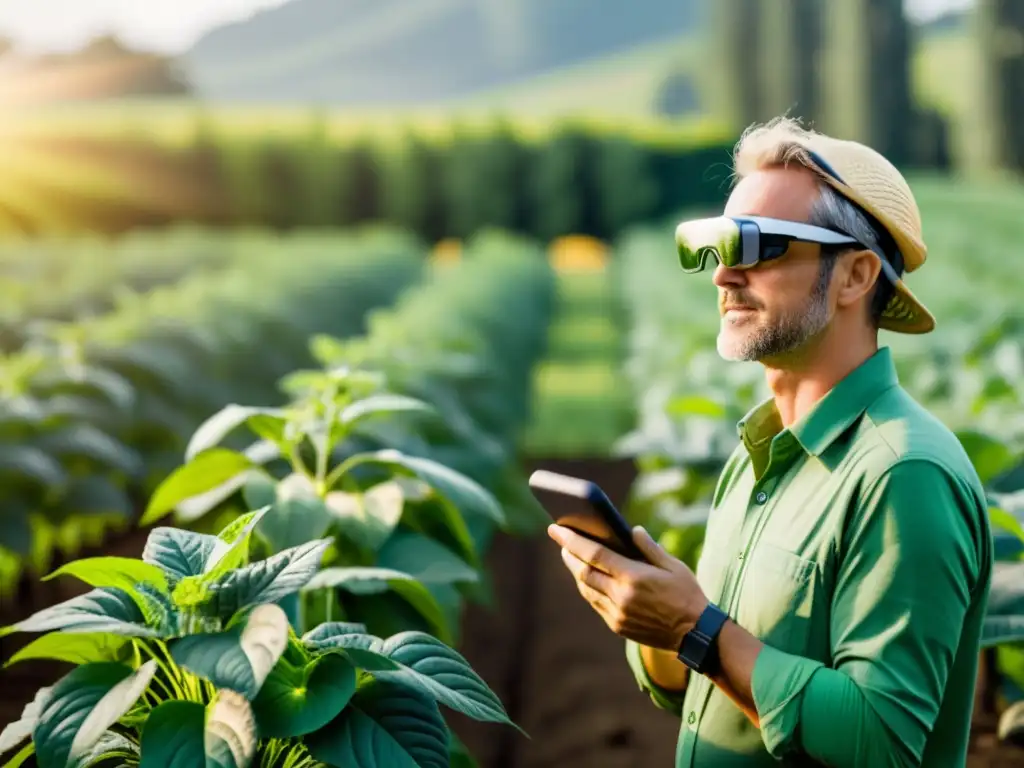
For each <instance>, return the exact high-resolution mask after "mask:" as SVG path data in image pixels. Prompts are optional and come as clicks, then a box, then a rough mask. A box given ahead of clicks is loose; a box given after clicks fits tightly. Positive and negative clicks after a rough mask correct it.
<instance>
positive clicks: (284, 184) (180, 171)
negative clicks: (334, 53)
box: [0, 114, 734, 242]
mask: <svg viewBox="0 0 1024 768" xmlns="http://www.w3.org/2000/svg"><path fill="white" fill-rule="evenodd" d="M200 126H201V127H202V130H197V131H193V132H192V133H193V134H194V137H193V138H192V139H191V141H190V142H189V143H188V144H186V145H185V146H176V147H169V146H167V145H166V144H165V143H163V142H161V141H160V140H159V139H157V138H150V137H148V136H145V135H143V136H133V137H132V138H130V139H126V138H122V137H118V138H103V137H98V136H93V137H82V138H76V139H75V155H74V157H75V158H76V160H75V162H74V163H72V162H71V161H70V160H69V161H68V162H69V167H77V165H76V164H80V165H81V166H82V173H81V178H79V176H78V175H77V174H76V175H75V176H74V179H73V180H71V181H69V182H68V183H67V184H66V185H65V186H64V187H62V191H63V194H64V195H65V197H66V196H67V195H68V194H70V195H71V197H72V199H74V200H77V199H78V198H81V199H82V200H83V201H89V202H90V205H91V204H92V201H94V200H95V199H96V198H97V197H98V195H97V191H96V189H95V187H97V186H110V185H114V186H116V187H117V188H118V189H119V190H120V191H115V192H110V193H107V194H106V195H104V196H103V198H104V199H103V201H102V206H101V208H100V209H99V211H97V210H93V209H92V208H90V207H89V206H87V205H84V203H83V206H82V208H81V210H78V209H77V208H75V206H69V205H67V204H66V203H64V206H65V207H64V210H74V211H75V214H74V215H72V214H69V217H70V220H65V219H61V221H60V225H61V226H62V227H64V228H66V229H72V230H75V231H93V232H95V231H100V232H108V233H120V232H123V231H126V230H129V229H132V228H135V227H137V226H139V225H142V224H145V225H146V226H164V225H169V224H172V223H175V222H177V221H179V220H181V219H182V218H187V219H189V220H190V221H193V222H196V223H198V224H204V225H217V226H222V225H228V226H232V225H234V226H265V227H270V228H274V229H281V230H289V229H293V228H297V227H323V226H340V227H349V226H353V225H359V224H365V223H371V222H378V223H386V224H391V225H394V226H398V227H402V228H405V229H407V230H408V231H410V232H412V233H413V234H415V235H417V236H419V237H421V238H423V239H425V240H428V241H431V242H434V241H437V240H440V239H443V238H446V237H455V238H465V237H469V236H470V235H472V234H473V233H474V232H476V231H477V230H478V229H480V228H482V227H486V228H490V227H495V228H500V229H505V230H508V231H510V232H513V233H517V234H521V235H526V236H531V237H536V238H539V239H542V240H546V239H548V238H552V237H556V236H558V235H563V234H572V233H582V234H589V235H593V236H596V237H612V236H615V235H617V234H618V233H619V232H620V231H621V230H622V229H623V228H624V227H627V226H629V225H631V224H635V223H638V222H641V221H645V220H648V219H649V218H651V217H660V216H666V215H674V214H675V213H676V212H677V211H678V210H679V209H681V208H682V207H685V206H693V205H706V204H711V203H716V202H718V201H719V200H720V199H721V198H722V185H721V184H720V183H718V182H719V180H718V179H711V178H707V177H706V175H705V173H704V172H705V171H706V169H707V167H708V166H710V165H711V164H713V163H715V162H721V161H725V160H727V159H728V156H729V151H730V149H731V144H732V141H733V139H734V137H733V136H731V135H727V134H723V133H721V132H711V133H708V135H706V136H701V137H697V138H686V137H682V138H680V137H679V136H677V135H675V134H673V133H668V134H667V136H668V138H664V137H648V136H644V135H642V134H639V133H637V132H635V131H631V130H629V129H628V127H623V128H608V127H601V126H590V125H586V124H573V123H567V124H564V125H562V124H551V125H550V126H547V127H546V128H545V131H544V133H543V134H540V135H535V134H531V133H530V131H528V130H527V129H525V128H523V127H521V126H518V125H515V124H511V123H508V122H505V121H496V122H495V123H494V124H493V125H485V126H483V127H479V126H471V125H468V124H467V125H465V126H463V125H460V124H459V123H453V124H452V125H450V126H446V127H445V130H444V131H434V132H433V134H431V133H429V132H428V131H427V130H425V129H422V128H421V127H418V126H412V125H410V126H409V127H408V128H407V129H403V130H402V131H401V132H400V133H398V134H397V135H384V134H382V132H380V131H377V130H376V129H374V128H372V127H370V128H364V129H362V130H360V131H359V132H358V133H356V134H350V135H347V136H345V137H344V138H336V137H334V136H332V135H331V134H329V133H328V131H327V126H326V124H325V122H324V119H323V117H322V116H320V115H318V114H314V115H312V116H311V117H310V118H308V121H307V122H306V127H305V128H304V129H302V130H299V131H290V132H276V131H273V129H272V128H268V129H267V130H266V131H264V130H262V129H257V130H255V131H250V130H245V128H244V126H239V127H237V128H222V129H221V130H219V131H215V130H212V129H209V128H208V127H206V125H205V123H201V124H200ZM391 133H394V128H393V127H392V129H391ZM705 133H707V132H705ZM65 141H66V139H65V138H64V137H63V136H61V135H59V133H58V134H57V135H51V136H45V135H44V136H42V137H37V138H36V139H34V144H35V145H38V147H42V148H43V150H45V149H46V148H47V147H50V146H61V145H62V144H63V143H64V142H65ZM37 151H40V150H37ZM93 157H101V158H106V157H111V158H114V159H117V160H119V161H122V162H123V163H124V164H125V165H126V166H128V167H130V168H131V172H132V174H135V173H138V174H142V175H145V176H153V177H156V176H158V175H161V176H164V177H169V178H170V179H172V180H173V181H174V184H175V185H176V187H177V188H180V190H181V191H180V193H179V194H178V195H176V197H175V199H174V207H172V206H169V205H168V204H167V202H166V201H163V200H158V201H156V202H155V203H154V204H153V205H148V204H147V201H145V200H138V199H136V197H135V196H133V195H134V192H133V190H134V188H135V186H136V185H134V184H132V183H129V179H128V177H127V176H125V178H124V179H122V178H121V174H120V172H118V171H116V170H110V171H109V172H108V173H106V174H105V175H104V176H103V177H100V176H97V175H96V172H95V166H86V159H88V160H89V161H90V162H91V158H93ZM39 162H40V163H42V162H43V161H42V160H40V161H39ZM29 165H31V163H29ZM89 168H91V169H92V170H91V171H88V169H89ZM685 168H695V169H697V172H696V173H691V174H689V175H686V174H684V175H682V176H680V171H681V170H683V169H685ZM87 171H88V172H87ZM122 182H124V183H122ZM68 188H70V190H71V191H70V192H68V191H67V189H68ZM51 202H52V205H53V206H56V205H57V201H51ZM62 202H63V201H62ZM96 205H99V203H96ZM36 208H37V209H38V210H37V212H36V213H35V214H34V213H33V211H35V210H36ZM36 208H33V210H30V211H29V212H28V213H27V219H26V221H24V222H21V223H19V229H24V230H27V231H29V232H31V233H33V234H37V233H45V232H47V231H48V230H49V229H50V228H51V226H52V225H51V223H50V220H49V219H48V218H47V216H48V215H49V210H50V208H51V205H50V204H49V203H47V201H46V200H42V201H39V205H38V206H36ZM4 228H5V223H4V221H3V220H0V231H2V230H3V229H4Z"/></svg>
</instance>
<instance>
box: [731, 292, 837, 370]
mask: <svg viewBox="0 0 1024 768" xmlns="http://www.w3.org/2000/svg"><path fill="white" fill-rule="evenodd" d="M828 321H829V316H828V283H827V282H824V284H823V281H822V282H819V283H818V284H817V285H816V286H815V289H814V292H813V293H812V294H811V296H810V297H809V298H808V301H807V304H806V306H804V308H803V309H802V310H801V311H797V312H792V313H790V314H788V315H786V316H785V317H783V318H781V319H780V320H779V321H778V322H776V323H772V324H764V322H763V321H761V322H759V318H758V316H757V314H756V313H755V314H753V315H751V316H747V317H744V318H741V320H740V324H738V325H734V324H733V321H732V320H730V319H729V318H728V317H723V318H722V325H721V328H720V330H719V332H718V342H717V346H718V354H719V355H720V356H721V357H722V358H723V359H725V360H730V361H733V362H751V361H759V360H764V359H767V358H773V357H780V356H783V355H786V354H788V353H790V352H792V351H794V350H796V349H799V348H800V347H802V346H803V345H804V344H806V343H807V342H808V341H810V340H811V339H812V338H814V337H815V336H817V335H818V334H820V333H821V332H822V331H823V330H824V329H825V327H826V326H827V325H828Z"/></svg>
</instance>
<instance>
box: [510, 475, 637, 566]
mask: <svg viewBox="0 0 1024 768" xmlns="http://www.w3.org/2000/svg"><path fill="white" fill-rule="evenodd" d="M529 485H530V490H531V491H532V492H533V495H534V496H535V497H536V498H537V501H539V502H540V503H541V505H542V506H543V507H544V509H546V510H547V512H548V514H549V515H551V519H552V520H554V521H555V523H557V524H558V525H561V526H564V527H566V528H570V529H572V530H573V531H575V532H576V533H579V534H580V535H582V536H586V537H587V538H588V539H591V540H593V541H596V542H598V543H600V544H603V545H604V546H606V547H608V548H609V549H611V550H612V551H614V552H618V553H619V554H620V555H623V556H624V557H628V558H630V559H632V560H642V561H644V562H647V558H646V557H645V556H644V554H643V552H641V551H640V548H639V547H637V545H636V543H635V542H634V541H633V530H632V528H630V526H629V523H627V522H626V519H625V518H624V517H623V516H622V513H620V512H619V510H617V509H616V508H615V505H614V504H612V503H611V501H610V500H609V499H608V496H606V495H605V492H604V491H602V490H601V488H600V487H599V486H598V485H597V483H593V482H591V481H589V480H583V479H582V478H579V477H572V476H570V475H562V474H559V473H557V472H550V471H548V470H546V469H538V470H537V471H536V472H534V473H533V474H532V475H530V480H529Z"/></svg>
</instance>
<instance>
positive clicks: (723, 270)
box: [711, 264, 747, 288]
mask: <svg viewBox="0 0 1024 768" xmlns="http://www.w3.org/2000/svg"><path fill="white" fill-rule="evenodd" d="M711 281H712V282H713V283H714V284H715V285H716V286H718V287H719V288H736V287H740V286H744V285H746V284H747V276H746V274H745V273H744V270H742V269H735V268H733V267H723V266H722V265H721V264H719V265H717V266H716V267H715V272H714V274H713V275H712V278H711Z"/></svg>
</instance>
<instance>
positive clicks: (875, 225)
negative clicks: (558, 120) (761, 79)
mask: <svg viewBox="0 0 1024 768" xmlns="http://www.w3.org/2000/svg"><path fill="white" fill-rule="evenodd" d="M734 160H735V170H736V175H737V177H738V182H737V184H736V185H735V187H734V189H733V191H732V194H731V195H730V197H729V199H728V202H727V204H726V206H725V216H726V217H739V218H741V219H742V218H743V217H760V218H755V219H753V221H758V222H760V224H759V225H758V227H760V228H761V232H760V234H758V233H756V232H755V233H754V234H753V235H750V234H749V233H750V232H751V230H750V226H751V225H750V224H749V223H748V224H745V225H744V226H745V227H746V229H745V230H744V231H745V232H746V233H747V234H745V235H744V236H743V237H737V238H735V240H734V245H735V244H740V245H741V246H742V249H741V250H742V251H743V252H742V254H741V256H737V255H736V254H735V253H734V254H733V255H732V256H731V257H730V258H727V259H723V258H722V257H721V253H720V252H718V251H716V252H715V255H718V256H719V260H720V261H722V260H724V261H727V262H729V263H728V264H723V263H718V264H716V265H715V267H714V269H715V271H714V278H713V279H714V283H715V285H716V286H717V287H718V291H719V299H720V308H721V313H722V318H721V330H720V335H719V337H718V349H719V352H720V354H721V355H722V356H723V357H724V358H726V359H729V360H757V361H759V362H760V363H761V364H762V365H763V366H764V369H765V374H766V376H767V381H768V384H769V385H770V388H771V391H772V393H773V397H771V398H769V399H768V400H767V401H766V402H764V403H762V404H761V405H759V406H758V407H756V408H754V409H753V410H752V411H751V412H750V413H749V414H748V415H747V416H746V417H745V418H744V419H743V420H742V421H741V422H740V424H739V433H740V437H741V442H740V444H739V446H738V447H737V448H736V450H735V452H734V453H733V454H732V456H731V457H730V459H729V460H728V462H727V464H726V466H725V468H724V470H723V472H722V475H721V478H720V480H719V483H718V487H717V488H716V490H715V494H714V498H713V502H712V511H711V514H710V517H709V522H708V526H707V530H706V536H705V544H704V549H703V553H702V555H701V558H700V561H699V564H698V567H697V573H696V575H694V574H693V573H691V571H690V570H689V569H688V568H687V567H686V566H685V565H684V564H683V563H681V562H679V561H678V560H676V559H675V558H673V557H671V556H670V555H668V554H667V553H666V552H665V551H664V550H663V549H661V548H660V547H659V546H658V545H657V544H656V543H655V542H654V541H653V540H652V539H651V538H650V536H649V535H648V534H647V533H646V532H645V531H644V530H643V529H641V528H637V529H636V530H635V532H634V534H635V540H636V542H637V544H638V545H639V546H640V548H641V549H642V550H643V551H644V552H645V554H646V555H647V557H648V559H649V560H650V564H647V563H640V562H637V561H631V560H627V559H625V558H623V557H621V556H618V555H616V554H615V553H613V552H611V551H610V550H608V549H606V548H603V547H601V546H600V545H598V544H596V543H594V542H592V541H590V540H589V539H585V538H583V537H581V536H579V535H578V534H575V533H573V532H572V531H569V530H567V529H565V528H560V527H557V526H552V527H551V529H550V530H549V534H550V536H551V537H552V538H553V539H554V540H555V541H556V542H558V543H559V544H560V545H561V546H562V557H563V560H564V561H565V563H566V566H567V567H568V569H569V570H570V571H571V572H572V574H573V576H574V578H575V579H576V581H577V586H578V587H579V590H580V592H581V593H582V595H583V596H584V597H585V598H586V599H587V600H588V601H589V602H590V604H591V605H592V606H593V607H594V609H595V610H596V611H597V612H598V613H599V614H600V615H601V616H602V617H603V618H604V620H605V621H606V623H607V624H608V625H609V627H610V628H611V629H612V630H613V631H615V632H616V633H617V634H619V635H620V636H622V637H624V638H626V640H627V658H628V660H629V664H630V666H631V668H632V669H633V672H634V674H635V675H636V677H637V680H638V682H639V684H640V686H641V688H642V689H644V690H646V691H648V692H649V693H650V696H651V698H652V699H653V700H654V702H655V703H656V704H657V705H658V706H659V707H662V708H664V709H669V710H671V711H673V712H675V713H677V714H679V715H680V716H681V718H682V722H681V727H680V735H679V742H678V747H677V752H676V765H677V766H680V767H685V768H690V767H693V768H704V767H705V766H714V767H715V768H728V767H729V766H743V767H744V768H746V767H748V766H769V765H777V764H778V763H779V761H780V760H781V761H782V763H783V764H784V765H829V766H840V767H845V766H865V767H867V768H882V767H883V766H928V767H929V768H935V767H937V766H960V767H962V766H963V765H964V764H965V761H966V755H967V746H968V737H969V731H970V720H971V711H972V702H973V696H974V684H975V676H976V673H977V659H978V653H979V637H980V632H981V624H982V619H983V615H984V612H985V607H986V601H987V597H988V591H989V584H990V574H991V568H992V549H991V534H990V530H989V525H988V515H987V507H986V502H985V496H984V492H983V489H982V487H981V484H980V481H979V479H978V477H977V475H976V473H975V471H974V469H973V467H972V465H971V463H970V461H969V460H968V457H967V455H966V454H965V452H964V451H963V450H962V448H961V446H960V444H959V442H958V441H957V439H956V438H955V436H954V435H953V434H952V433H951V432H949V431H948V430H947V429H946V428H945V427H944V426H943V425H942V424H941V423H940V422H939V421H937V420H936V419H935V418H933V417H932V416H931V415H930V414H929V413H927V412H926V411H925V410H924V409H923V408H922V407H921V406H920V405H918V404H917V403H916V402H915V401H914V400H913V399H912V398H911V397H910V396H909V395H908V394H907V393H906V392H905V391H904V390H903V389H902V388H901V386H900V385H899V383H898V381H897V378H896V374H895V370H894V367H893V362H892V359H891V356H890V352H889V349H888V348H885V347H883V348H881V349H880V348H879V347H878V330H879V329H880V328H884V329H888V330H891V331H895V332H906V333H924V332H928V331H930V330H931V329H932V328H933V326H934V320H933V318H932V316H931V315H930V314H929V313H928V311H927V310H926V309H925V307H924V306H923V305H922V304H921V302H920V301H918V300H917V299H916V298H915V297H914V296H913V294H912V293H911V292H910V291H909V290H908V289H907V287H906V285H905V284H904V283H903V281H902V280H901V279H900V277H899V276H900V274H901V273H902V272H903V270H904V269H905V270H906V271H907V272H909V271H912V270H914V269H917V268H918V267H920V266H921V265H922V264H923V263H924V261H925V256H926V249H925V245H924V243H923V242H922V239H921V231H920V218H919V213H918V209H917V206H916V204H915V202H914V199H913V196H912V194H911V191H910V189H909V187H908V186H907V185H906V183H905V181H904V180H903V178H902V177H901V176H900V174H899V173H898V172H897V170H896V169H895V168H894V167H893V166H892V165H891V164H889V163H888V162H887V161H886V160H885V159H884V158H882V157H881V156H880V155H879V154H877V153H876V152H874V151H873V150H871V149H870V148H868V147H865V146H863V145H860V144H856V143H853V142H846V141H840V140H836V139H833V138H830V137H827V136H824V135H821V134H818V133H813V132H809V131H806V130H804V129H802V128H801V127H800V126H799V125H798V124H797V123H795V122H793V121H791V120H789V119H777V120H774V121H772V122H770V123H768V124H766V125H762V126H756V127H752V128H751V129H748V131H747V132H745V133H744V135H743V137H742V138H741V140H740V142H739V144H738V145H737V147H736V152H735V158H734ZM724 221H726V222H727V226H733V227H736V226H737V225H736V224H734V223H731V222H728V219H726V220H724ZM794 222H795V223H801V224H804V225H806V224H811V225H815V226H816V227H820V228H822V229H820V230H812V229H806V228H805V229H802V228H801V227H799V226H794V224H793V223H794ZM787 228H788V229H787ZM685 229H686V227H685V226H684V227H681V229H680V231H683V230H685ZM787 231H788V232H790V234H792V232H800V231H806V232H809V233H815V234H814V236H808V237H806V238H800V237H797V238H796V239H794V238H793V237H792V236H783V237H780V236H779V233H780V232H781V233H783V235H784V234H785V233H786V232H787ZM773 232H774V233H775V234H772V233H773ZM744 238H746V239H744ZM779 243H782V244H783V245H782V246H780V245H779ZM836 243H839V244H838V245H837V244H836ZM751 244H753V245H751ZM737 247H739V246H737ZM750 247H753V248H754V249H755V252H749V248H750ZM681 253H682V252H681ZM700 253H703V254H704V256H706V255H707V253H708V252H705V251H701V252H700ZM700 253H698V255H697V256H694V254H693V253H689V255H688V257H687V258H688V259H689V261H688V262H687V263H686V264H684V266H688V267H689V270H688V271H697V270H699V269H700V268H702V266H703V263H702V262H699V259H701V258H703V256H701V255H700ZM755 261H756V262H757V263H752V262H755ZM684 279H685V278H684ZM680 659H682V660H680ZM684 662H685V663H684Z"/></svg>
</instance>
